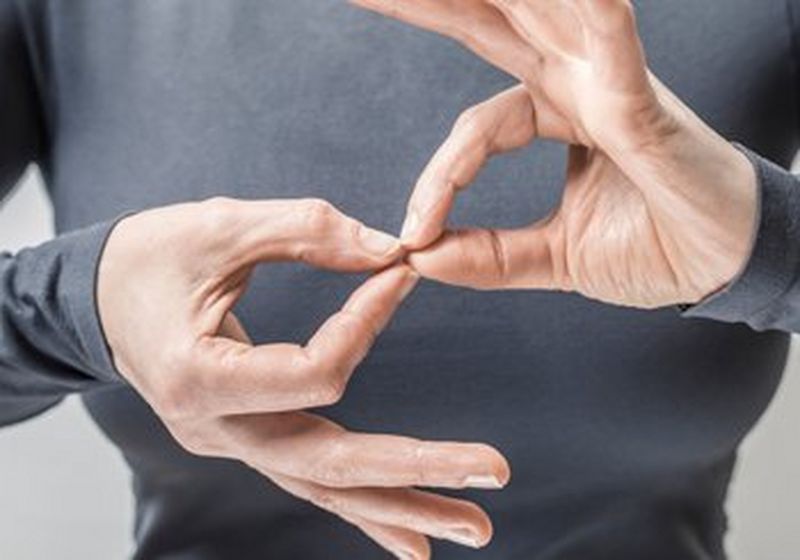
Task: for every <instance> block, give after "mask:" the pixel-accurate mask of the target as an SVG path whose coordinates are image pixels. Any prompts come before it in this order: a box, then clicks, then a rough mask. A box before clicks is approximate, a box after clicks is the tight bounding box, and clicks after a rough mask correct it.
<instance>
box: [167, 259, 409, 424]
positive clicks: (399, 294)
mask: <svg viewBox="0 0 800 560" xmlns="http://www.w3.org/2000/svg"><path fill="white" fill-rule="evenodd" d="M416 282H417V275H416V273H415V272H414V271H413V270H412V269H411V268H410V267H409V266H408V265H398V266H395V267H393V268H391V269H388V270H385V271H383V272H381V273H379V274H376V275H374V276H373V277H371V278H370V279H369V280H367V281H366V282H365V283H364V284H363V285H362V286H361V287H360V288H359V289H358V290H356V291H355V292H354V293H353V294H352V295H351V297H350V298H349V299H348V301H347V303H346V304H345V305H344V306H343V307H342V309H341V310H340V311H339V312H338V313H336V314H335V315H333V316H332V317H331V318H330V319H328V321H326V322H325V324H324V325H323V326H322V327H321V328H320V329H319V330H318V331H317V332H316V334H315V335H314V336H313V337H312V338H311V340H310V341H309V342H308V344H307V345H306V346H299V345H296V344H281V343H278V344H267V345H261V346H252V345H250V344H248V343H246V342H243V341H241V340H232V339H230V338H224V337H216V336H214V337H206V338H204V339H203V340H202V342H201V343H200V344H199V345H198V347H197V348H196V349H195V352H194V353H193V354H194V359H193V364H194V368H195V369H194V371H193V372H191V375H190V376H189V377H187V378H185V383H183V384H182V386H179V387H177V388H176V390H174V391H172V393H174V394H178V395H180V399H181V401H182V402H183V403H184V406H183V407H179V411H178V412H179V413H180V412H181V411H183V410H184V409H185V411H186V412H188V414H189V415H191V416H206V417H208V416H224V415H229V414H249V413H256V412H278V411H286V410H298V409H303V408H313V407H318V406H324V405H329V404H333V403H334V402H336V401H337V400H338V399H339V398H341V396H342V394H343V392H344V390H345V387H346V385H347V382H348V380H349V378H350V376H351V374H352V372H353V370H354V369H355V368H356V366H357V365H358V364H359V363H360V362H361V360H363V359H364V357H365V356H366V354H367V352H368V351H369V349H370V347H371V346H372V344H373V343H374V341H375V339H376V337H377V336H378V334H379V333H380V332H381V331H382V330H383V329H384V328H385V327H386V325H387V324H388V322H389V321H390V319H391V317H392V316H393V315H394V313H395V311H396V310H397V308H398V307H399V306H400V304H401V302H402V301H403V299H404V298H405V297H406V295H408V293H409V292H410V291H411V289H412V288H413V287H414V285H415V284H416Z"/></svg>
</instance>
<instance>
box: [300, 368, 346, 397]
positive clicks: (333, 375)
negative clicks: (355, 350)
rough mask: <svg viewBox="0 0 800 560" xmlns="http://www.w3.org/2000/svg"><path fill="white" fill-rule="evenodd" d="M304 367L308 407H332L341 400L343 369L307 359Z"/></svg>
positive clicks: (344, 378)
mask: <svg viewBox="0 0 800 560" xmlns="http://www.w3.org/2000/svg"><path fill="white" fill-rule="evenodd" d="M307 361H308V364H307V365H306V366H305V368H306V369H305V378H306V379H307V383H305V386H306V387H307V390H306V394H307V400H308V405H309V406H312V407H314V406H332V405H334V404H336V403H338V402H340V401H341V400H342V397H343V396H344V393H345V389H346V381H345V380H346V375H345V373H344V372H343V368H341V367H337V366H335V365H333V364H329V365H325V366H323V365H321V364H319V363H318V362H319V361H318V360H313V359H311V358H309V359H308V360H307Z"/></svg>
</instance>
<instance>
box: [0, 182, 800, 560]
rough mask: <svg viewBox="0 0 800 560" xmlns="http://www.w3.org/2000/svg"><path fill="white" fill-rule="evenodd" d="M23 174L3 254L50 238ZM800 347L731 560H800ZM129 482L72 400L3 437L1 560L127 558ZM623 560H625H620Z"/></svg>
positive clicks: (750, 446)
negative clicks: (799, 436)
mask: <svg viewBox="0 0 800 560" xmlns="http://www.w3.org/2000/svg"><path fill="white" fill-rule="evenodd" d="M50 222H51V211H50V208H49V204H48V202H47V199H46V197H45V194H44V191H43V189H42V186H41V183H40V181H39V180H38V177H37V175H36V174H35V173H29V174H28V176H27V178H26V180H25V181H23V183H22V184H21V185H20V187H19V188H18V190H17V191H16V193H15V194H14V195H13V196H12V197H11V198H10V199H9V200H8V201H7V202H6V203H5V204H4V205H2V206H0V250H16V249H18V248H20V247H24V246H29V245H34V244H36V243H39V242H40V241H42V240H44V239H47V238H48V237H49V236H51V235H52V228H51V224H50ZM798 426H800V349H798V350H793V351H792V355H791V359H790V365H789V369H788V371H787V372H786V376H785V379H784V382H783V386H782V388H781V391H780V392H779V394H778V397H777V399H776V400H775V401H774V402H773V404H772V406H771V408H770V410H769V411H768V413H767V415H766V416H765V417H764V419H763V420H762V422H761V423H760V425H759V426H758V427H757V429H756V430H755V431H754V432H753V434H752V435H751V436H750V437H749V439H748V440H747V441H746V442H745V445H744V449H743V452H742V460H741V462H740V465H739V468H738V471H737V474H736V477H735V480H734V485H733V490H732V495H731V500H730V503H729V506H728V509H729V512H730V516H731V526H732V531H731V534H730V539H729V543H728V544H729V547H728V548H729V551H730V553H731V559H732V560H794V559H795V558H798V557H800V438H798V437H797V434H798ZM129 486H130V479H129V475H128V472H127V470H126V467H125V464H124V463H123V461H122V459H121V456H120V454H119V453H118V452H117V451H116V449H115V448H114V447H112V446H111V444H109V443H108V442H107V441H106V440H105V439H104V438H103V436H102V435H101V434H100V432H99V431H98V430H97V429H96V428H95V427H94V425H93V424H92V422H91V420H90V419H89V418H88V416H87V415H86V413H85V412H84V410H83V408H82V407H81V405H80V403H79V402H78V401H77V400H76V399H74V398H72V399H69V400H68V401H67V402H66V403H65V404H62V405H61V406H60V407H58V408H57V409H56V410H54V411H51V412H50V413H48V414H46V415H44V416H42V417H39V418H37V419H35V420H32V421H29V422H26V423H24V424H21V425H19V426H14V427H11V428H7V429H2V430H0V558H2V559H4V560H50V559H62V558H65V559H73V558H74V559H81V560H113V559H117V558H125V557H126V556H127V555H128V554H129V552H130V551H131V537H130V534H131V524H132V505H133V504H132V501H131V496H130V493H129ZM620 560H622V559H620Z"/></svg>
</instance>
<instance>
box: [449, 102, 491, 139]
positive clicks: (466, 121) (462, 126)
mask: <svg viewBox="0 0 800 560" xmlns="http://www.w3.org/2000/svg"><path fill="white" fill-rule="evenodd" d="M490 124H491V123H490V120H489V118H488V116H487V110H486V108H485V106H484V105H483V104H480V105H474V106H473V107H470V108H469V109H467V110H465V111H464V112H463V113H461V115H459V116H458V118H457V119H456V123H455V125H454V126H453V131H454V132H455V133H458V134H460V135H463V136H465V137H467V138H469V139H470V142H471V143H475V144H477V145H478V146H480V147H482V148H484V149H487V148H488V147H489V146H490V145H491V139H490V135H489V129H490Z"/></svg>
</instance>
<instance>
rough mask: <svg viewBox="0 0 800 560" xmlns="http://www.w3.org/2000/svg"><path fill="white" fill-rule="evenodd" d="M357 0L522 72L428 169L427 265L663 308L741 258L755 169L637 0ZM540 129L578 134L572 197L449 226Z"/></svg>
mask: <svg viewBox="0 0 800 560" xmlns="http://www.w3.org/2000/svg"><path fill="white" fill-rule="evenodd" d="M354 3H355V4H358V5H360V6H363V7H366V8H369V9H372V10H375V11H378V12H380V13H383V14H385V15H387V16H391V17H394V18H397V19H400V20H403V21H406V22H408V23H411V24H414V25H417V26H420V27H423V28H426V29H429V30H432V31H435V32H438V33H441V34H444V35H447V36H450V37H452V38H454V39H456V40H458V41H459V42H461V43H463V44H465V45H466V46H467V47H468V48H470V49H471V50H472V51H474V52H475V53H477V54H478V55H480V56H481V57H483V58H485V59H486V60H488V61H489V62H491V63H493V64H495V65H496V66H498V67H499V68H501V69H503V70H505V71H507V72H509V73H510V74H512V75H514V76H515V77H517V78H518V79H519V80H520V82H521V84H520V85H519V86H517V87H514V88H512V89H510V90H508V91H505V92H503V93H501V94H499V95H497V96H496V97H494V98H492V99H490V100H488V101H486V102H484V103H482V104H480V105H478V106H476V107H473V108H471V109H468V110H467V111H466V112H465V113H464V114H463V115H462V116H461V117H460V118H459V119H458V121H457V122H456V124H455V126H454V128H453V131H452V133H451V134H450V136H449V138H447V140H446V141H445V142H444V144H443V145H442V146H441V147H440V148H439V150H438V151H437V152H436V154H435V156H434V157H433V159H432V160H431V162H430V163H429V165H428V166H427V168H426V169H425V170H424V172H423V173H422V175H421V177H420V179H419V181H418V183H417V185H416V187H415V189H414V192H413V194H412V196H411V199H410V202H409V205H408V214H407V219H406V223H405V227H404V230H403V235H402V237H403V241H404V243H405V245H407V246H408V247H409V248H411V249H415V250H420V249H424V250H423V251H421V252H418V253H416V254H414V255H412V257H411V262H412V264H413V265H414V266H415V268H416V269H417V270H418V271H419V272H420V273H421V274H423V275H424V276H427V277H430V278H433V279H437V280H440V281H443V282H448V283H452V284H457V285H463V286H470V287H474V288H481V289H509V288H539V289H553V290H565V291H577V292H580V293H582V294H584V295H586V296H589V297H592V298H595V299H598V300H602V301H606V302H611V303H617V304H623V305H630V306H636V307H643V308H652V307H660V306H665V305H670V304H676V303H682V304H685V303H694V302H697V301H699V300H701V299H702V298H704V297H705V296H707V295H709V294H711V293H713V292H715V291H717V290H719V289H720V288H722V287H724V286H725V285H726V284H727V283H729V282H730V281H731V280H732V279H733V278H734V277H735V275H736V273H737V272H738V271H739V270H740V269H741V268H742V266H743V265H744V262H745V261H746V259H747V255H748V252H749V249H750V244H751V238H752V236H753V231H754V229H755V222H756V214H757V212H756V207H757V202H756V199H757V194H756V179H755V173H754V171H753V167H752V165H751V164H750V162H749V161H748V159H747V158H746V156H745V155H744V154H743V153H741V152H740V151H739V150H737V149H736V148H735V147H733V146H732V145H731V144H729V143H728V142H726V141H725V140H724V139H723V138H721V137H720V136H718V135H717V134H716V133H715V132H714V131H713V130H712V129H711V128H710V127H709V126H707V125H706V124H705V123H704V122H703V121H702V120H701V119H700V118H699V117H698V116H696V115H695V114H694V113H693V112H692V111H691V110H690V109H688V108H687V107H686V106H685V105H684V104H683V103H682V102H681V101H680V100H679V99H678V98H677V97H676V96H675V95H674V94H672V92H670V91H669V90H668V89H667V88H666V87H665V86H664V85H663V84H662V83H661V82H659V80H658V79H657V78H656V77H655V76H653V74H652V73H651V72H650V71H649V70H648V68H647V65H646V59H645V55H644V50H643V47H642V44H641V42H640V39H639V36H638V31H637V25H636V21H635V17H634V12H633V8H632V6H631V4H630V2H629V1H628V0H515V1H512V0H491V1H490V0H356V1H355V2H354ZM537 138H548V139H553V140H557V141H560V142H563V143H565V144H568V145H569V146H570V148H569V163H568V169H567V175H566V185H565V188H564V193H563V197H562V200H561V203H560V205H559V206H558V208H556V209H555V210H554V211H553V212H552V213H551V215H549V216H548V217H547V218H546V219H544V220H542V221H539V222H536V223H533V224H531V225H530V226H528V227H525V228H522V229H518V230H497V229H469V230H462V231H450V232H445V231H444V230H445V225H446V221H447V216H448V214H449V212H450V209H451V208H452V206H453V202H454V197H455V196H456V194H457V193H458V192H460V191H461V190H463V189H464V188H466V187H467V186H468V185H469V184H470V182H472V181H473V180H474V179H475V177H476V176H477V174H478V173H479V171H480V170H481V168H482V167H483V166H484V164H485V163H486V161H487V160H488V159H489V158H490V157H492V156H493V155H495V154H498V153H502V152H506V151H509V150H513V149H516V148H520V147H523V146H525V145H527V144H530V143H531V142H533V141H534V140H535V139H537ZM533 179H534V178H533V177H532V180H533Z"/></svg>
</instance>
